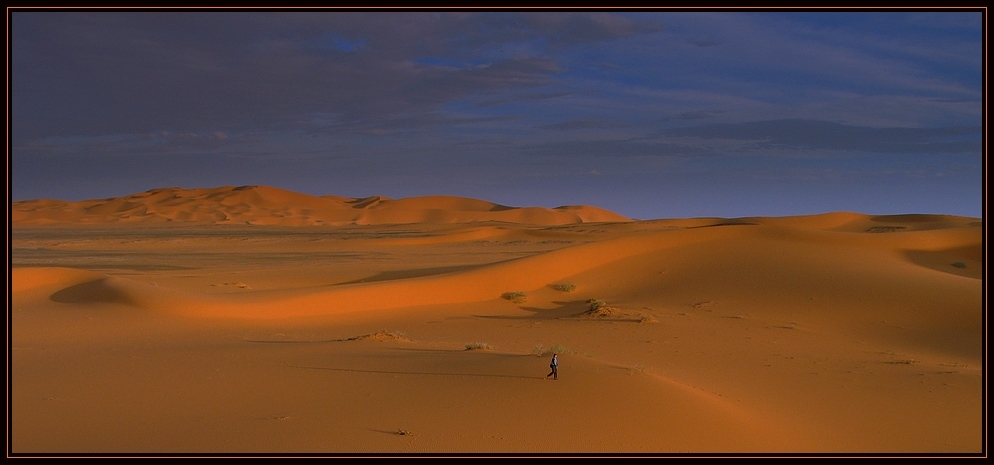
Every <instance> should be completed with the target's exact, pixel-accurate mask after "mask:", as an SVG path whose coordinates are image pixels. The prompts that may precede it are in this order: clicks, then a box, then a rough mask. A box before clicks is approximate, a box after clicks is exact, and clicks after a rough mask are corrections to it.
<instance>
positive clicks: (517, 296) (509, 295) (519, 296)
mask: <svg viewBox="0 0 994 465" xmlns="http://www.w3.org/2000/svg"><path fill="white" fill-rule="evenodd" d="M501 298H503V299H507V300H510V301H511V302H514V303H516V304H520V303H523V302H524V301H525V300H527V299H528V296H527V295H526V294H525V293H524V292H521V291H515V292H505V293H503V294H501Z"/></svg>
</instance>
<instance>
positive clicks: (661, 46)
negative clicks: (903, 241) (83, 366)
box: [8, 9, 986, 219]
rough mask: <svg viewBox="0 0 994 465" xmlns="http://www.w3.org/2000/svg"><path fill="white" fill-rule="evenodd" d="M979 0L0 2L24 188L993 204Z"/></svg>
mask: <svg viewBox="0 0 994 465" xmlns="http://www.w3.org/2000/svg"><path fill="white" fill-rule="evenodd" d="M985 14H986V13H985V11H984V10H977V9H974V10H956V9H947V10H942V11H939V10H935V11H931V10H920V11H909V10H886V9H885V10H879V11H854V10H848V11H844V10H819V11H814V10H812V11H805V10H762V11H760V10H756V11H752V10H743V11H730V10H729V11H722V10H697V11H677V10H666V9H657V10H637V11H636V10H624V9H617V10H607V9H605V10H597V11H579V10H553V11H528V10H472V9H466V10H461V11H449V10H423V11H413V10H412V11H403V10H394V11H385V10H384V11H378V10H375V11H350V10H292V9H291V10H252V9H249V10H245V9H241V10H211V11H208V10H196V9H192V10H191V9H185V10H156V11H153V10H132V11H112V10H100V9H92V10H85V9H84V10H74V11H63V10H17V9H13V10H11V9H8V24H9V31H8V38H9V39H8V76H9V79H8V92H9V96H10V99H9V104H8V112H9V113H8V114H9V115H10V117H9V130H10V133H9V142H8V154H9V156H8V162H9V165H8V170H9V176H10V199H11V200H12V201H18V200H27V199H39V198H50V199H59V200H72V201H77V200H85V199H96V198H106V197H116V196H123V195H128V194H132V193H136V192H143V191H146V190H149V189H154V188H160V187H184V188H203V187H218V186H241V185H267V186H274V187H279V188H283V189H288V190H292V191H297V192H302V193H307V194H312V195H328V194H330V195H337V196H343V197H367V196H372V195H380V196H385V197H389V198H404V197H415V196H425V195H452V196H461V197H471V198H477V199H483V200H488V201H491V202H496V203H499V204H502V205H508V206H522V207H523V206H542V207H556V206H560V205H580V204H585V205H594V206H598V207H601V208H606V209H608V210H611V211H614V212H617V213H620V214H622V215H625V216H629V217H632V218H637V219H659V218H691V217H723V218H736V217H746V216H791V215H810V214H819V213H826V212H834V211H851V212H859V213H866V214H904V213H938V214H953V215H963V216H972V217H982V216H984V207H985V206H984V201H983V199H984V194H985V192H986V188H985V186H986V177H985V176H984V166H985V163H984V154H985V151H986V149H985V147H984V142H985V141H984V137H983V135H984V134H985V131H984V128H985V126H984V125H985V123H986V121H985V118H984V117H985V108H984V105H983V98H984V90H985V87H986V75H985V73H984V64H985V62H986V57H985V55H984V53H985V51H984V48H983V43H984V40H985V34H986V31H985Z"/></svg>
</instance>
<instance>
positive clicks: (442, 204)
mask: <svg viewBox="0 0 994 465" xmlns="http://www.w3.org/2000/svg"><path fill="white" fill-rule="evenodd" d="M11 219H12V220H13V223H14V224H15V225H42V224H63V223H70V224H81V223H82V224H100V223H139V224H143V223H147V224H185V223H194V224H236V225H237V224H250V225H271V226H313V225H346V224H362V225H376V224H410V223H470V222H484V221H497V222H505V223H516V224H540V225H562V224H575V223H589V222H625V221H631V219H629V218H626V217H624V216H622V215H619V214H617V213H614V212H611V211H608V210H604V209H601V208H598V207H593V206H587V205H575V206H561V207H556V208H544V207H510V206H505V205H499V204H496V203H492V202H488V201H484V200H477V199H470V198H464V197H454V196H426V197H411V198H404V199H396V200H394V199H389V198H386V197H379V196H372V197H366V198H347V197H338V196H333V195H325V196H312V195H308V194H301V193H298V192H292V191H288V190H283V189H279V188H275V187H268V186H240V187H232V186H224V187H217V188H209V189H183V188H175V187H173V188H160V189H152V190H149V191H146V192H141V193H136V194H132V195H128V196H124V197H115V198H107V199H94V200H84V201H79V202H65V201H59V200H51V199H39V200H24V201H18V202H13V203H12V204H11Z"/></svg>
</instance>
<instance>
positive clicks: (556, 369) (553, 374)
mask: <svg viewBox="0 0 994 465" xmlns="http://www.w3.org/2000/svg"><path fill="white" fill-rule="evenodd" d="M549 368H552V371H550V372H549V374H547V375H545V377H546V378H548V377H550V376H551V377H552V379H559V360H556V356H555V355H553V356H552V362H551V363H549Z"/></svg>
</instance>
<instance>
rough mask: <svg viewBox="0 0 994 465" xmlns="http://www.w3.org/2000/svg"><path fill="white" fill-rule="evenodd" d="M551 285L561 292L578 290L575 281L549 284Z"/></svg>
mask: <svg viewBox="0 0 994 465" xmlns="http://www.w3.org/2000/svg"><path fill="white" fill-rule="evenodd" d="M549 287H551V288H553V289H555V290H557V291H560V292H573V291H575V290H576V284H573V283H556V284H551V285H549Z"/></svg>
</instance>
